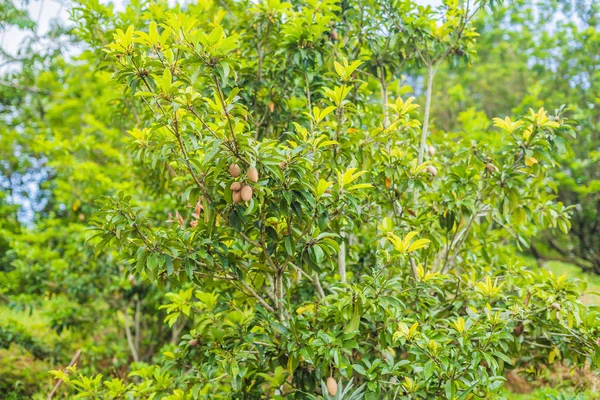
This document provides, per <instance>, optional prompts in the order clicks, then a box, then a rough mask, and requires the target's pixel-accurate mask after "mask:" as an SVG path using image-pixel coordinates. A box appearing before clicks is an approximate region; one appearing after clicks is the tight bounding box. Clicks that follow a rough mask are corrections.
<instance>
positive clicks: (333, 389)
mask: <svg viewBox="0 0 600 400" xmlns="http://www.w3.org/2000/svg"><path fill="white" fill-rule="evenodd" d="M337 390H338V384H337V382H336V381H335V379H333V378H332V377H331V376H330V377H329V378H327V392H328V393H329V394H330V395H331V396H335V395H336V394H337Z"/></svg>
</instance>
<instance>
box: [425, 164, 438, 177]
mask: <svg viewBox="0 0 600 400" xmlns="http://www.w3.org/2000/svg"><path fill="white" fill-rule="evenodd" d="M427 172H429V175H431V176H436V175H437V168H435V167H434V166H433V165H429V166H428V167H427Z"/></svg>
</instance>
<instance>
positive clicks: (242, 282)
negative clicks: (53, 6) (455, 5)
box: [55, 1, 598, 399]
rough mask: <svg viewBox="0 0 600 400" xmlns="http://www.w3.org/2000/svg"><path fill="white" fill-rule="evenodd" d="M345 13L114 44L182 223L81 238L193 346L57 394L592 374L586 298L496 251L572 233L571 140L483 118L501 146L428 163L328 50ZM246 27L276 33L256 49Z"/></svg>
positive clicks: (114, 209)
mask: <svg viewBox="0 0 600 400" xmlns="http://www.w3.org/2000/svg"><path fill="white" fill-rule="evenodd" d="M358 8H359V5H358V4H353V3H349V4H345V5H344V8H342V9H340V7H339V6H338V5H337V4H335V3H333V2H329V1H325V2H321V3H317V2H307V3H303V4H301V5H300V4H298V5H292V4H290V3H281V2H266V3H260V4H259V5H257V6H255V7H254V8H253V9H252V12H251V13H250V14H251V15H249V16H248V15H247V10H246V9H245V8H244V4H243V3H232V4H231V5H230V6H229V9H228V10H227V11H224V10H222V9H220V7H218V6H215V5H213V4H211V3H210V4H209V3H206V4H205V3H199V5H197V6H190V7H189V8H187V9H177V10H174V11H173V12H170V13H164V14H160V16H157V15H153V16H151V15H146V17H142V19H143V21H140V22H139V23H137V24H136V25H137V29H136V27H134V26H129V27H127V28H124V29H122V30H121V29H117V30H116V32H115V35H114V41H113V42H112V43H110V44H108V45H107V46H106V48H105V52H106V53H107V54H108V55H107V62H108V63H109V64H110V65H113V66H115V67H116V68H118V72H117V73H116V74H115V77H114V79H115V80H117V81H119V82H120V83H121V84H122V85H123V88H124V89H125V92H124V95H123V96H124V97H127V98H134V99H136V100H137V101H138V102H141V103H143V104H145V106H146V113H145V114H143V115H142V116H141V118H140V124H139V125H140V126H139V127H138V128H136V129H133V130H130V132H129V133H130V136H131V137H132V140H131V145H132V149H133V150H132V153H133V155H134V156H135V158H136V160H137V162H138V163H140V164H141V165H143V166H145V167H146V168H148V169H153V170H155V171H157V173H158V175H159V176H160V178H159V179H160V180H161V182H164V184H165V187H166V188H167V189H166V190H165V191H164V199H163V200H158V199H157V202H160V204H161V207H164V208H165V209H166V210H168V212H169V213H171V214H175V215H176V216H177V217H176V218H170V219H169V218H168V217H167V216H161V215H160V214H158V213H148V212H146V211H145V210H144V209H143V208H142V207H140V206H138V205H136V201H135V199H134V197H133V195H135V196H136V197H137V196H139V193H126V192H123V193H121V194H119V195H118V196H114V197H110V198H107V199H104V200H103V206H102V210H101V211H100V212H99V213H98V214H97V215H96V217H95V218H94V222H93V223H94V226H95V229H96V230H97V237H96V238H95V239H92V240H99V241H100V242H99V249H102V248H103V247H106V246H113V245H114V246H117V247H118V248H119V249H120V253H121V255H122V257H123V259H125V260H128V261H129V263H130V265H131V269H132V271H133V272H134V273H136V274H137V275H138V276H139V277H140V278H142V279H147V280H149V281H152V282H156V283H157V284H159V285H167V284H168V285H169V286H170V287H171V288H175V290H173V289H171V290H173V291H172V293H170V294H169V299H170V302H169V303H168V304H165V305H164V306H163V308H164V309H165V310H167V312H168V316H167V319H166V322H167V323H168V324H174V323H176V322H177V321H179V323H185V324H186V326H187V327H188V328H189V334H186V335H183V336H182V338H181V342H180V344H179V346H178V347H177V348H176V349H172V348H171V349H166V351H165V352H164V353H163V357H164V359H163V360H159V361H157V363H156V364H155V365H152V366H144V367H141V368H138V369H136V370H135V371H134V372H133V373H132V374H133V375H136V376H138V377H140V380H138V381H137V382H131V383H127V382H124V381H121V380H119V379H113V380H112V381H110V382H109V383H108V384H107V385H106V386H102V384H101V379H100V378H98V379H96V380H93V381H89V380H86V379H84V378H83V377H81V376H78V375H71V376H70V377H69V376H67V375H65V374H64V373H63V372H60V371H58V372H55V374H56V376H57V377H61V378H63V379H65V382H67V383H68V384H71V385H73V386H74V387H77V385H79V384H80V383H81V382H85V385H87V386H86V390H87V391H88V392H89V393H94V394H98V395H101V394H106V393H108V395H111V396H116V395H125V394H127V395H129V396H130V397H139V396H142V395H148V393H150V392H152V393H155V394H157V395H161V396H171V398H202V397H207V396H214V397H218V396H226V395H227V396H237V397H248V398H258V397H262V396H266V397H273V398H317V397H319V396H322V397H325V398H330V397H332V398H336V396H337V397H339V396H340V395H341V394H342V393H344V395H345V396H346V397H350V396H352V397H351V398H362V397H365V398H372V399H381V398H394V397H396V398H397V397H400V398H426V397H428V396H429V397H431V396H435V397H444V396H445V397H447V398H455V397H462V398H468V397H470V396H471V397H473V396H476V397H494V396H497V394H498V392H499V390H500V388H501V386H502V383H503V380H504V378H503V376H502V375H503V371H504V370H505V368H507V366H509V365H512V364H521V363H527V364H533V365H539V364H540V363H542V362H543V363H553V362H554V361H555V360H559V359H564V360H565V361H566V362H567V363H569V364H570V365H573V366H576V365H584V364H585V363H588V362H590V361H591V360H592V359H593V358H594V355H595V354H596V353H597V349H598V346H597V345H596V343H595V342H594V340H595V337H596V335H597V332H598V322H597V320H596V318H595V314H594V313H593V312H589V311H588V310H587V309H586V308H585V307H584V306H583V305H582V304H581V303H580V302H579V300H578V297H579V295H580V294H581V292H582V290H583V287H581V286H580V285H579V284H578V283H577V282H573V281H570V280H568V279H566V277H558V278H557V277H555V276H552V275H548V274H546V275H539V274H538V275H536V274H534V273H532V272H531V271H529V270H528V269H527V268H525V267H524V266H522V265H520V263H519V261H518V260H517V259H516V258H515V256H514V246H513V245H512V244H511V243H510V242H506V241H504V240H503V239H504V238H505V237H506V236H507V232H512V230H513V229H517V230H519V232H521V233H522V234H528V235H533V234H535V233H536V232H538V231H539V230H542V229H547V228H553V227H555V226H557V221H558V220H561V221H568V215H567V213H566V212H565V210H564V209H563V208H562V206H561V205H560V204H556V203H552V202H550V203H547V202H543V201H542V200H541V198H542V197H543V193H544V191H545V185H544V182H545V176H546V172H547V169H548V167H549V166H550V165H551V164H552V163H553V159H554V156H555V151H556V149H555V146H554V142H555V140H556V139H557V138H562V137H564V136H565V135H568V134H570V133H571V131H572V127H571V124H570V122H569V121H568V120H567V119H565V117H564V115H563V114H562V111H560V110H559V111H557V113H556V114H554V115H549V114H548V113H547V112H546V111H545V110H544V109H539V110H530V111H529V112H528V114H526V115H524V116H523V117H522V118H519V119H517V120H512V119H511V118H509V117H506V118H504V119H496V120H495V124H494V125H495V126H494V128H493V132H492V134H493V135H495V138H494V140H486V139H485V138H483V139H481V140H479V141H475V142H472V141H471V140H470V138H469V132H461V133H460V134H451V133H448V134H445V136H444V137H443V138H442V139H443V140H440V142H439V146H438V149H437V151H432V152H427V153H424V150H423V149H424V148H426V147H424V145H423V143H422V138H423V129H422V124H421V122H420V121H419V119H418V118H417V110H418V108H419V106H418V105H417V104H415V103H414V99H413V98H412V97H406V96H398V97H396V98H395V99H390V101H389V102H388V103H387V104H386V107H387V109H388V111H389V116H388V117H387V118H389V119H388V120H387V121H384V118H385V117H384V115H383V114H385V113H383V114H382V112H381V107H380V104H381V98H380V96H381V90H379V89H380V87H379V84H380V82H379V81H378V80H377V79H375V78H373V77H372V76H370V75H369V74H364V76H365V78H364V80H363V78H362V77H361V74H360V71H361V66H362V65H363V62H362V61H361V60H360V59H356V58H355V57H351V56H353V55H354V53H353V52H352V50H353V48H352V47H350V48H346V46H345V45H346V44H347V43H348V42H349V41H346V40H345V36H344V31H343V29H341V28H340V29H339V30H336V35H335V37H336V39H335V42H338V41H339V43H338V44H335V43H332V39H333V36H334V35H333V34H332V32H333V31H332V28H331V26H332V25H333V26H335V25H336V24H340V25H341V26H343V25H342V22H343V24H352V23H356V24H357V25H354V26H352V29H353V30H360V25H359V24H360V22H361V20H360V18H357V19H355V20H352V19H351V18H348V19H344V17H345V16H348V17H350V16H351V15H354V16H355V14H354V13H355V10H356V9H358ZM410 10H412V11H411V14H410V15H408V16H407V17H406V18H409V17H410V16H412V17H413V18H415V19H417V20H418V19H423V18H426V19H428V21H420V23H423V24H424V23H425V22H427V24H428V25H427V26H429V27H433V26H435V24H436V22H435V19H434V15H435V14H433V13H425V14H421V13H419V12H418V11H415V10H418V9H417V8H415V7H410ZM460 15H461V16H463V17H464V15H469V12H468V11H463V13H462V14H460ZM144 18H145V19H144ZM248 19H249V20H250V21H255V22H256V21H259V22H260V21H262V22H260V23H264V24H266V26H268V29H263V30H259V31H258V32H259V39H258V40H259V43H261V44H260V46H259V47H256V46H255V43H256V40H257V37H256V31H254V30H253V29H249V28H248V25H247V23H248ZM459 20H460V18H459ZM353 21H356V22H353ZM259 22H257V23H259ZM443 26H444V25H443ZM444 29H449V30H451V31H452V30H453V29H454V28H453V27H452V26H446V27H445V28H444ZM412 34H414V35H418V34H419V32H418V31H415V32H413V33H412ZM260 35H264V36H263V37H261V36H260ZM470 36H471V37H473V35H472V34H471V35H470ZM450 37H455V36H452V35H450ZM277 39H279V41H277ZM369 40H370V39H369ZM416 42H418V40H416V39H411V41H410V43H409V44H406V46H407V51H408V50H409V49H410V51H413V49H414V48H413V47H411V46H413V43H416ZM342 43H343V44H342ZM428 43H429V42H428ZM399 46H400V44H399ZM266 48H269V49H270V52H269V51H265V49H266ZM256 52H258V53H259V56H258V59H257V58H255V57H248V55H256ZM442 54H445V51H443V52H442ZM271 57H272V58H271ZM427 59H429V58H427ZM429 60H430V61H431V59H429ZM275 61H282V62H283V64H282V65H278V64H273V62H275ZM267 71H268V72H267ZM275 71H279V72H281V73H282V74H283V75H282V76H281V77H280V76H278V75H277V74H276V73H275ZM282 83H285V84H286V86H284V87H280V85H281V84H282ZM263 85H264V86H267V87H273V88H274V89H273V90H275V91H276V92H277V96H281V97H279V101H278V102H274V106H273V107H271V106H270V104H271V101H273V100H272V99H271V100H269V99H268V96H267V97H263V99H264V100H265V102H266V101H267V100H268V102H266V107H265V108H264V114H263V112H262V111H257V110H260V109H261V107H256V101H257V98H258V97H260V96H266V95H265V94H264V93H263V94H262V95H260V94H259V93H260V90H262V89H260V90H258V92H257V91H255V90H257V89H256V88H257V87H262V86H263ZM246 88H248V89H247V92H246ZM405 90H406V89H405ZM264 115H267V116H268V117H265V120H266V119H267V118H268V119H269V125H268V127H265V126H263V124H262V123H261V120H262V118H263V116H264ZM257 121H258V123H257ZM384 122H387V123H384ZM425 132H426V130H425ZM498 137H500V139H498ZM426 156H429V157H430V158H429V159H425V157H426ZM534 159H535V162H534V161H533V160H534ZM165 164H166V166H165V167H163V165H165ZM489 165H491V166H493V168H491V167H489ZM254 171H256V172H254ZM254 178H256V179H254ZM139 181H140V182H142V183H144V184H145V185H141V186H140V188H141V189H140V190H144V187H145V186H147V185H149V183H148V182H147V181H146V180H145V178H144V176H140V177H139ZM236 183H237V184H239V186H238V185H236ZM245 187H248V188H250V190H251V195H250V196H246V198H243V197H241V199H242V200H244V201H239V200H238V201H236V198H234V194H235V193H240V192H241V190H243V188H245ZM238 188H239V189H240V190H236V189H238ZM417 191H418V192H420V193H421V195H420V196H419V197H418V198H416V200H417V201H415V196H414V193H416V192H417ZM240 196H241V193H240ZM165 214H167V213H165ZM540 214H544V215H545V216H547V218H544V219H539V218H537V216H538V215H540ZM540 221H544V224H543V225H540V223H539V222H540ZM565 223H566V222H565ZM343 231H348V232H351V233H352V234H353V235H354V236H355V237H356V242H355V243H353V244H352V246H349V248H348V257H347V259H346V265H347V272H348V276H347V282H342V280H341V279H340V276H339V275H336V274H335V272H334V271H335V269H336V268H335V267H336V264H337V259H338V254H339V252H340V243H341V239H340V233H341V232H343ZM553 304H558V305H559V307H555V306H553ZM517 327H518V329H517ZM192 341H193V342H192ZM192 343H193V344H192ZM523 354H527V356H526V357H522V355H523ZM518 356H519V357H520V358H519V360H517V359H516V358H517V357H518ZM165 377H168V379H167V378H165ZM165 380H168V382H169V384H168V385H166V386H165ZM332 380H333V381H335V383H336V384H335V385H334V383H333V382H332ZM338 382H339V384H338ZM343 388H344V389H343ZM328 396H330V397H328ZM346 397H344V398H346Z"/></svg>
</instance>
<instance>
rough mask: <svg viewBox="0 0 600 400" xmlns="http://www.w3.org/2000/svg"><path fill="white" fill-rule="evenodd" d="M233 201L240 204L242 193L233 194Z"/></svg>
mask: <svg viewBox="0 0 600 400" xmlns="http://www.w3.org/2000/svg"><path fill="white" fill-rule="evenodd" d="M231 199H232V200H233V202H234V203H235V204H237V203H239V202H240V201H242V193H241V192H240V191H237V192H233V193H231Z"/></svg>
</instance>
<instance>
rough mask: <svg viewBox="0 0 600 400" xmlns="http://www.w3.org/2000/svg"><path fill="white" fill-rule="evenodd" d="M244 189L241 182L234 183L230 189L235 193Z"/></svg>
mask: <svg viewBox="0 0 600 400" xmlns="http://www.w3.org/2000/svg"><path fill="white" fill-rule="evenodd" d="M241 188H242V184H241V183H239V182H233V183H232V184H231V186H229V189H231V191H233V192H237V191H238V190H240V189H241Z"/></svg>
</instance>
